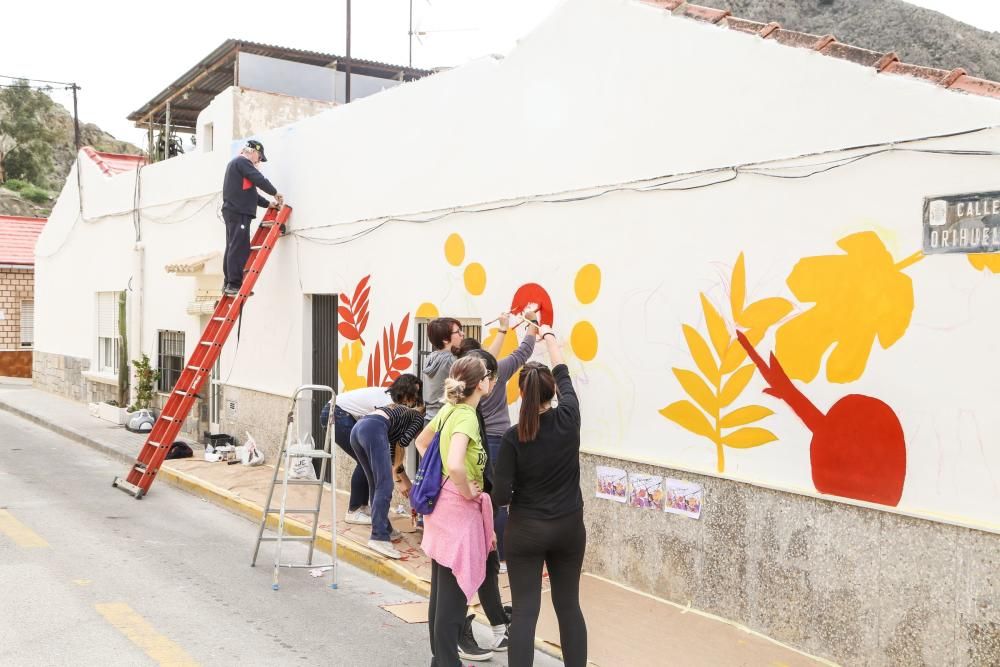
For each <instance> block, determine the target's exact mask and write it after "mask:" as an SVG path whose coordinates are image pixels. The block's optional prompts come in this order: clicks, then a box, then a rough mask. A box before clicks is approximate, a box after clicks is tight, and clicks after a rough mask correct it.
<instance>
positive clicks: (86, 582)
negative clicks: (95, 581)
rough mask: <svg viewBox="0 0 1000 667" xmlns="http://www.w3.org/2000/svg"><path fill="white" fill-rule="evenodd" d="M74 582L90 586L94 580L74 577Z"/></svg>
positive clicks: (78, 584)
mask: <svg viewBox="0 0 1000 667" xmlns="http://www.w3.org/2000/svg"><path fill="white" fill-rule="evenodd" d="M73 583H74V584H76V585H77V586H89V585H90V584H91V583H92V582H91V580H90V579H74V580H73Z"/></svg>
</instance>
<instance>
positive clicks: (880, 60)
mask: <svg viewBox="0 0 1000 667" xmlns="http://www.w3.org/2000/svg"><path fill="white" fill-rule="evenodd" d="M640 2H642V3H644V4H647V5H652V6H654V7H659V8H661V9H664V10H667V11H669V12H670V13H671V14H673V15H674V16H684V17H688V18H691V19H694V20H697V21H704V22H706V23H711V24H714V25H718V26H721V27H723V28H728V29H730V30H736V31H738V32H745V33H749V34H753V35H758V36H760V37H761V38H762V39H773V40H775V41H776V42H778V43H779V44H784V45H786V46H794V47H798V48H801V49H811V50H813V51H818V52H820V53H822V54H823V55H825V56H830V57H832V58H840V59H841V60H848V61H850V62H853V63H856V64H858V65H862V66H864V67H873V68H875V70H876V71H877V72H880V73H882V74H902V75H904V76H911V77H915V78H918V79H923V80H925V81H928V82H930V83H934V84H937V85H939V86H941V87H943V88H947V89H949V90H960V91H962V92H965V93H972V94H974V95H983V96H985V97H994V98H1000V83H998V82H996V81H989V80H988V79H980V78H977V77H974V76H969V75H968V74H966V73H965V70H964V69H962V68H960V67H959V68H956V69H953V70H950V71H949V70H944V69H937V68H935V67H923V66H921V65H910V64H908V63H904V62H901V61H900V60H899V57H898V56H897V55H896V54H895V53H893V52H889V53H879V52H877V51H869V50H868V49H863V48H861V47H859V46H852V45H850V44H844V43H842V42H838V41H837V38H836V37H834V36H833V35H812V34H809V33H806V32H796V31H794V30H785V29H784V28H782V27H781V26H780V25H779V24H777V23H766V24H765V23H758V22H757V21H748V20H746V19H741V18H737V17H735V16H732V15H730V13H729V12H728V11H726V10H724V9H712V8H711V7H702V6H700V5H692V4H690V3H688V2H684V1H683V0H640Z"/></svg>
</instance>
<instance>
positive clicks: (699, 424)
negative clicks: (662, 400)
mask: <svg viewBox="0 0 1000 667" xmlns="http://www.w3.org/2000/svg"><path fill="white" fill-rule="evenodd" d="M660 414H661V415H663V416H664V417H666V418H667V419H669V420H671V421H675V422H677V423H678V424H680V425H681V426H683V427H684V428H686V429H687V430H689V431H691V432H692V433H694V434H695V435H703V436H705V437H706V438H709V439H711V440H713V441H715V440H716V439H717V438H718V435H717V434H716V433H715V429H714V428H712V425H711V424H709V423H708V418H706V417H705V415H704V414H702V412H701V410H699V409H698V408H696V407H695V406H694V404H693V403H691V401H677V402H676V403H671V404H670V405H668V406H667V407H665V408H663V409H662V410H660Z"/></svg>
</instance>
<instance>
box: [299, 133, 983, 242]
mask: <svg viewBox="0 0 1000 667" xmlns="http://www.w3.org/2000/svg"><path fill="white" fill-rule="evenodd" d="M990 129H996V128H995V126H988V127H979V128H974V129H970V130H961V131H957V132H949V133H945V134H939V135H929V136H924V137H916V138H912V139H905V140H900V141H895V142H884V143H880V144H866V145H861V146H851V147H847V148H838V149H831V150H827V151H817V152H814V153H806V154H802V155H797V156H794V157H788V158H776V159H772V160H767V161H763V162H758V163H746V164H742V165H731V166H725V167H716V168H714V169H707V170H704V171H698V172H689V173H686V174H674V175H666V176H658V177H653V178H650V179H643V180H641V181H632V182H630V183H624V184H618V185H611V186H595V187H594V188H588V189H590V190H594V189H597V188H600V190H599V191H598V192H590V193H588V194H581V195H575V196H564V197H558V196H556V195H558V194H566V195H568V194H570V193H569V192H565V191H564V192H563V193H552V194H549V195H534V196H528V197H525V198H521V199H520V200H517V201H507V202H492V203H491V205H488V206H485V205H480V207H478V208H475V207H474V206H475V205H467V206H456V207H452V208H449V209H444V210H442V209H438V210H436V211H427V212H425V213H417V214H411V215H409V216H382V217H376V218H368V219H363V220H354V221H350V222H342V223H329V224H324V225H314V226H310V227H306V228H303V229H302V230H292V231H291V232H290V233H291V234H292V235H294V236H297V237H299V238H301V239H302V240H304V241H310V242H312V243H316V244H319V245H343V244H347V243H352V242H354V241H357V240H358V239H360V238H363V237H364V236H367V235H368V234H371V233H373V232H375V231H378V230H379V229H381V228H382V227H384V226H385V225H387V224H388V223H390V222H402V223H414V224H426V223H431V222H436V221H438V220H441V219H443V218H446V217H449V216H452V215H458V214H466V213H468V214H474V213H488V212H492V211H498V210H505V209H513V208H518V207H521V206H524V205H525V204H561V203H567V202H577V201H586V200H589V199H596V198H598V197H604V196H606V195H609V194H612V193H615V192H638V193H644V192H670V191H678V192H682V191H689V190H698V189H701V188H708V187H714V186H716V185H722V184H724V183H728V182H730V181H734V180H736V179H737V178H738V177H739V176H741V175H743V174H747V175H752V176H761V177H767V178H784V179H804V178H809V177H811V176H816V175H819V174H823V173H826V172H828V171H832V170H834V169H839V168H840V167H846V166H848V165H851V164H854V163H855V162H860V161H861V160H865V159H867V158H870V157H874V156H876V155H882V154H885V153H891V152H907V153H925V154H931V155H958V156H975V157H983V156H997V155H1000V152H997V151H986V150H958V149H954V150H952V149H930V148H908V147H906V146H905V144H912V143H916V142H920V141H928V140H932V139H946V138H953V137H957V136H964V135H970V134H976V133H979V132H983V131H986V130H990ZM869 149H875V150H869ZM858 150H868V152H866V153H862V154H860V155H848V156H843V157H839V158H836V159H833V160H827V161H824V162H815V163H811V164H801V165H788V164H784V165H778V166H773V167H767V166H764V165H767V164H773V163H776V162H789V161H792V160H801V159H804V158H809V157H816V156H820V155H830V154H832V153H842V152H847V151H858ZM816 167H819V168H816ZM803 169H805V170H808V171H806V173H788V172H794V171H796V170H803ZM779 172H786V173H779ZM723 174H726V175H725V176H723V177H722V178H719V179H717V180H713V181H711V182H708V183H699V184H696V185H689V186H680V187H670V186H672V185H675V184H677V183H681V182H684V181H690V180H694V179H698V178H706V177H710V176H713V175H723ZM576 192H580V190H577V191H576ZM415 216H421V217H415ZM366 222H368V223H373V224H372V225H371V226H370V227H367V228H365V229H363V230H360V231H356V232H352V233H350V234H346V235H344V236H339V237H319V236H310V235H307V234H304V233H303V232H306V231H309V230H313V229H324V228H330V227H337V226H341V225H348V224H361V223H366Z"/></svg>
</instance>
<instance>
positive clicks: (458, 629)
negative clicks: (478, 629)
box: [427, 560, 469, 667]
mask: <svg viewBox="0 0 1000 667" xmlns="http://www.w3.org/2000/svg"><path fill="white" fill-rule="evenodd" d="M468 608H469V606H468V600H466V599H465V593H463V592H462V589H461V588H460V587H459V585H458V580H457V579H455V574H454V573H453V572H452V571H451V569H450V568H447V567H445V566H444V565H440V564H438V562H437V561H436V560H431V600H430V606H429V607H428V609H427V624H428V626H429V627H428V630H429V631H430V637H431V653H432V654H433V655H434V658H433V661H432V664H433V665H435V666H436V667H455V666H456V665H458V666H459V667H461V660H459V658H458V638H459V636H460V635H461V634H462V626H463V625H464V624H465V613H466V611H467V610H468Z"/></svg>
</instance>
